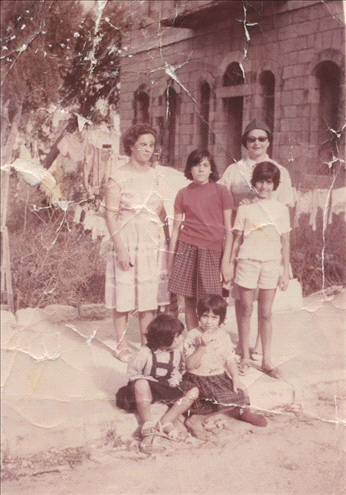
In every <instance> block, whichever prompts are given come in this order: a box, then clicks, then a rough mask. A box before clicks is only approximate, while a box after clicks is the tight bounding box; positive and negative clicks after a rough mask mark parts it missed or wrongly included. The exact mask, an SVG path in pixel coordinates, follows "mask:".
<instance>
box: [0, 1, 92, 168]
mask: <svg viewBox="0 0 346 495" xmlns="http://www.w3.org/2000/svg"><path fill="white" fill-rule="evenodd" d="M81 16H82V7H81V5H80V4H79V2H75V1H68V0H67V1H61V0H56V1H33V0H23V1H19V2H13V1H8V0H3V1H2V2H1V45H2V51H1V58H2V60H1V61H2V63H1V100H2V109H1V121H2V122H1V123H2V150H3V159H5V160H6V161H8V160H10V159H11V152H12V146H13V141H14V139H15V135H16V134H17V132H18V129H19V131H20V130H21V126H23V124H25V123H26V121H27V119H28V118H29V116H31V118H32V115H33V114H35V112H36V111H39V110H40V109H42V108H48V106H49V105H50V104H52V103H53V104H57V103H58V101H59V96H60V95H59V89H60V87H61V85H62V83H63V79H64V77H65V76H66V74H67V72H68V70H69V69H70V67H71V62H72V59H71V55H72V53H73V51H74V44H75V42H76V38H74V36H73V33H74V32H76V31H77V30H78V26H79V21H80V19H81Z"/></svg>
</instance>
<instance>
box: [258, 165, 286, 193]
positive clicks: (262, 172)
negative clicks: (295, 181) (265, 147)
mask: <svg viewBox="0 0 346 495" xmlns="http://www.w3.org/2000/svg"><path fill="white" fill-rule="evenodd" d="M268 179H271V180H272V181H273V183H274V191H275V189H277V188H278V187H279V184H280V169H279V168H278V167H277V166H276V165H275V163H273V162H260V163H257V165H256V167H255V168H254V170H253V172H252V179H251V184H252V185H253V186H254V187H255V186H256V182H261V181H262V180H268Z"/></svg>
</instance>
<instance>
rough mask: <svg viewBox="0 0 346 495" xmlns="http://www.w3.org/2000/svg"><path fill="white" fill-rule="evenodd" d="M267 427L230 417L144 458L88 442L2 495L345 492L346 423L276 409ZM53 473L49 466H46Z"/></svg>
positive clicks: (14, 483)
mask: <svg viewBox="0 0 346 495" xmlns="http://www.w3.org/2000/svg"><path fill="white" fill-rule="evenodd" d="M268 420H269V425H268V426H267V427H266V428H257V429H255V428H254V427H251V425H248V424H246V423H241V422H239V421H236V420H229V423H228V424H226V428H224V429H220V430H219V431H216V432H215V433H210V437H211V438H210V440H209V441H208V442H199V441H192V443H191V444H190V443H184V444H172V443H171V442H169V440H162V443H163V444H164V445H165V446H166V447H167V450H166V452H165V453H164V454H160V455H157V456H145V455H143V454H140V453H138V452H137V450H126V451H123V450H118V449H117V448H112V445H103V446H100V445H99V446H97V445H93V446H90V447H89V449H88V450H89V454H90V458H89V459H85V460H84V461H83V462H81V464H78V461H77V463H76V464H75V465H73V464H72V463H71V466H70V467H67V468H66V467H65V466H55V467H54V466H51V467H46V469H45V468H44V467H43V465H42V466H41V468H39V469H38V470H37V472H35V473H33V474H31V475H27V476H23V477H19V478H18V479H17V480H11V481H3V483H2V494H3V495H6V494H13V495H14V494H23V495H24V494H25V495H33V494H36V495H37V494H42V495H43V494H51V495H106V494H114V493H117V494H124V495H125V494H127V495H140V494H149V493H158V494H161V495H170V494H172V495H178V494H179V495H180V494H181V495H188V494H189V495H190V494H195V493H196V494H199V495H204V494H206V495H207V494H208V495H210V494H215V495H216V494H220V495H221V494H222V495H226V494H238V495H243V494H244V495H250V494H251V495H255V494H256V495H262V494H263V495H265V494H280V495H283V494H301V495H303V494H304V495H308V494H311V495H318V494H321V495H322V494H323V495H327V494H337V495H341V494H342V493H344V490H345V438H344V434H345V428H344V426H342V425H335V424H331V423H328V422H325V421H321V420H315V419H311V418H308V417H306V416H304V415H299V414H298V415H292V414H282V415H277V414H276V415H269V417H268ZM49 470H50V471H51V472H46V473H45V472H44V471H49Z"/></svg>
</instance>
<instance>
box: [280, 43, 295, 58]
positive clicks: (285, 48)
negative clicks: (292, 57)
mask: <svg viewBox="0 0 346 495" xmlns="http://www.w3.org/2000/svg"><path fill="white" fill-rule="evenodd" d="M296 50H297V45H296V42H295V40H294V39H286V40H281V41H280V42H279V53H280V54H285V53H290V52H295V51H296Z"/></svg>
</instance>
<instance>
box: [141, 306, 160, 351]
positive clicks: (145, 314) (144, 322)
mask: <svg viewBox="0 0 346 495" xmlns="http://www.w3.org/2000/svg"><path fill="white" fill-rule="evenodd" d="M155 315H156V311H141V312H139V313H138V321H139V328H140V331H141V344H142V345H144V344H146V343H147V338H146V333H147V328H148V325H149V323H150V322H151V321H153V319H154V318H155Z"/></svg>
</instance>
